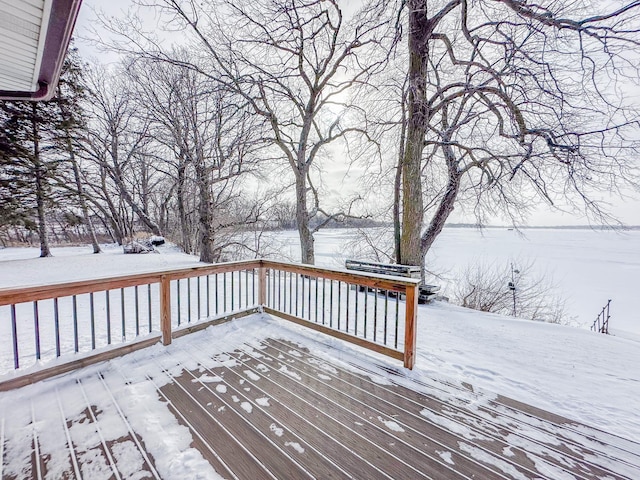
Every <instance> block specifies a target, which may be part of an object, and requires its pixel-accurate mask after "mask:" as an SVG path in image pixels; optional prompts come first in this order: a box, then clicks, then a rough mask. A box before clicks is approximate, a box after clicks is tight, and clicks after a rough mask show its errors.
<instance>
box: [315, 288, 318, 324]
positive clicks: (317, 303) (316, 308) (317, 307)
mask: <svg viewBox="0 0 640 480" xmlns="http://www.w3.org/2000/svg"><path fill="white" fill-rule="evenodd" d="M315 282H316V323H318V277H316V278H315Z"/></svg>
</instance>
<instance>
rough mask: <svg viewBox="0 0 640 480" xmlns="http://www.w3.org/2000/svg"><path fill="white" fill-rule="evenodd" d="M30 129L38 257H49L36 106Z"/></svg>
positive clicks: (32, 114) (36, 106)
mask: <svg viewBox="0 0 640 480" xmlns="http://www.w3.org/2000/svg"><path fill="white" fill-rule="evenodd" d="M31 127H32V134H33V166H34V170H35V176H36V205H37V213H38V236H39V237H40V256H41V257H50V256H51V250H50V249H49V239H48V238H47V223H46V216H45V209H44V200H45V199H44V197H45V188H44V181H45V179H44V172H43V165H42V162H41V161H40V138H39V131H38V105H37V104H36V103H35V102H34V103H33V104H32V105H31Z"/></svg>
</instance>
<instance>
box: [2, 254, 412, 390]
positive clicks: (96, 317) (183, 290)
mask: <svg viewBox="0 0 640 480" xmlns="http://www.w3.org/2000/svg"><path fill="white" fill-rule="evenodd" d="M417 284H418V281H417V280H411V279H406V278H396V277H385V278H381V277H376V276H375V275H370V274H366V273H365V274H362V273H354V272H347V271H343V270H332V269H326V268H318V267H315V266H309V265H301V264H290V263H281V262H274V261H270V260H250V261H243V262H229V263H222V264H215V265H206V266H198V267H192V268H187V269H179V270H167V271H162V272H151V273H143V274H136V275H125V276H118V277H109V278H100V279H92V280H87V281H77V282H69V283H59V284H50V285H39V286H34V287H23V288H11V289H0V334H1V335H2V338H4V339H7V340H9V339H10V341H5V342H2V343H0V373H1V372H12V371H13V372H20V373H21V372H24V373H25V374H26V375H24V376H23V377H21V378H16V379H12V380H9V381H5V382H1V381H0V389H6V388H14V387H17V386H20V385H23V384H26V383H33V382H34V381H38V380H39V379H41V378H46V377H48V376H52V375H56V374H59V373H63V372H66V371H70V370H72V369H74V368H78V367H80V366H84V365H87V364H90V363H95V362H98V361H102V360H106V359H109V358H113V357H116V356H119V355H123V354H124V353H128V352H130V351H133V350H137V349H139V348H144V347H146V346H149V345H152V344H155V343H157V342H158V341H162V343H163V344H164V345H168V344H170V343H171V340H172V339H173V338H176V337H179V336H182V335H185V334H187V333H190V332H193V331H196V330H200V329H203V328H206V327H207V326H209V325H211V324H215V323H220V322H223V321H227V320H230V319H232V318H237V317H240V316H244V315H247V314H250V313H254V312H258V311H261V310H264V311H265V312H267V313H269V314H272V315H276V316H278V317H281V318H284V319H286V320H290V321H293V322H295V323H298V324H302V325H304V326H306V327H309V328H312V329H314V330H318V331H320V332H323V333H326V334H329V335H332V336H335V337H338V338H341V339H343V340H347V341H349V342H352V343H356V344H358V345H361V346H364V347H366V348H369V349H372V350H375V351H378V352H380V353H383V354H385V355H389V356H391V357H393V358H396V359H399V360H403V361H404V364H405V366H406V367H407V368H412V367H413V362H414V355H415V321H416V312H417V310H416V308H417V296H416V294H417ZM401 304H402V305H403V307H404V308H400V305H401ZM57 359H59V360H57ZM62 362H66V363H62ZM45 363H53V364H55V366H54V367H51V368H47V369H40V367H42V366H43V365H44V364H45ZM25 367H26V370H25ZM3 385H4V386H3Z"/></svg>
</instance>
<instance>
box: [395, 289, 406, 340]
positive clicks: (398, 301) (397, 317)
mask: <svg viewBox="0 0 640 480" xmlns="http://www.w3.org/2000/svg"><path fill="white" fill-rule="evenodd" d="M405 300H406V296H405ZM399 304H400V293H397V294H396V331H395V336H396V338H395V343H394V345H395V348H398V324H399V323H400V320H399V310H400V305H399Z"/></svg>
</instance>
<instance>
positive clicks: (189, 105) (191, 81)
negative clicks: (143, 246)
mask: <svg viewBox="0 0 640 480" xmlns="http://www.w3.org/2000/svg"><path fill="white" fill-rule="evenodd" d="M173 56H174V57H175V58H181V59H182V61H183V62H185V63H187V62H190V61H191V60H190V59H189V56H188V54H187V53H185V52H178V51H176V52H174V54H173ZM193 61H194V62H195V60H193ZM128 74H129V78H130V79H131V80H133V81H134V82H135V84H136V91H137V95H136V98H137V100H138V101H139V111H141V112H144V113H143V114H144V115H146V116H147V118H148V121H149V122H150V124H151V129H152V131H153V138H154V142H157V143H159V144H161V145H163V146H164V147H165V148H166V149H167V150H168V151H170V152H171V154H172V156H173V157H174V159H175V160H174V161H173V162H172V163H173V167H174V168H175V170H176V175H177V176H176V197H177V202H178V210H179V216H180V225H181V233H182V242H183V247H185V250H187V251H189V250H190V246H191V240H190V237H191V231H192V230H193V229H192V228H191V225H193V224H195V225H196V228H195V231H197V235H198V240H197V242H196V249H197V251H198V252H199V253H200V259H201V260H202V261H204V262H214V261H218V260H219V259H220V255H221V252H222V248H221V245H220V244H221V243H224V242H220V239H219V238H218V236H219V235H220V234H221V233H222V231H224V230H227V231H228V230H230V229H232V227H234V226H237V223H238V222H240V223H244V222H247V221H250V220H251V218H252V215H250V214H249V215H248V216H245V215H242V214H240V215H233V214H231V212H230V211H231V209H233V208H234V206H235V205H237V201H236V200H237V198H238V195H239V191H240V190H239V182H240V177H241V176H243V175H246V174H248V173H251V172H252V171H253V170H254V169H255V166H256V163H257V160H258V155H257V154H256V150H257V149H259V148H260V147H262V146H263V140H262V138H263V136H262V132H263V127H262V125H261V118H259V117H256V116H255V115H251V114H250V113H251V112H250V110H248V108H247V105H246V102H245V101H244V99H243V97H242V96H238V95H237V94H236V93H234V91H229V90H228V89H226V88H225V86H224V85H221V84H220V83H219V82H215V81H213V80H212V79H211V78H209V77H207V76H203V75H201V74H200V73H198V72H196V71H194V70H193V69H188V68H184V67H182V66H179V65H175V64H171V63H167V62H157V61H153V60H140V61H133V62H132V63H130V64H129V66H128ZM191 183H192V184H193V186H194V188H195V190H196V192H193V191H192V189H191V188H190V185H191ZM194 193H195V194H194ZM189 197H193V198H195V199H197V200H195V201H194V202H193V205H194V208H195V209H196V210H197V221H196V222H192V221H190V219H189V218H188V215H187V212H186V205H187V204H188V198H189ZM236 213H237V210H236Z"/></svg>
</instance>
